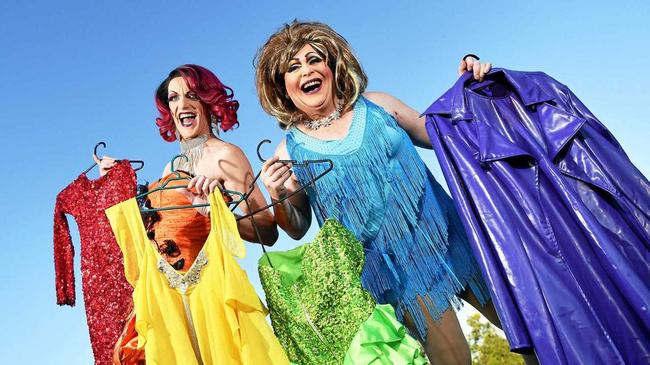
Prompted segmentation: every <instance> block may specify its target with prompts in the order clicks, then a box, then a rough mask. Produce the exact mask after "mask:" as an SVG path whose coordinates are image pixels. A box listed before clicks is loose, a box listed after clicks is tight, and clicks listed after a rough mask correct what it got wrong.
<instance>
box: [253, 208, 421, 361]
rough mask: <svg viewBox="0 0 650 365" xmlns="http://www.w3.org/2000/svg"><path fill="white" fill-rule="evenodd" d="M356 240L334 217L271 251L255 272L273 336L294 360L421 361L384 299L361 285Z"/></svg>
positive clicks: (360, 254) (361, 259)
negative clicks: (297, 241) (301, 239)
mask: <svg viewBox="0 0 650 365" xmlns="http://www.w3.org/2000/svg"><path fill="white" fill-rule="evenodd" d="M363 265H364V252H363V246H362V244H361V243H360V242H359V241H358V240H357V239H356V238H355V237H354V235H353V234H352V233H351V232H350V231H349V230H347V229H346V228H345V227H343V226H342V225H341V224H340V223H339V222H338V221H336V220H334V219H329V220H327V221H326V222H325V223H324V224H323V226H322V227H321V230H320V232H319V233H318V235H317V236H316V238H315V239H314V241H313V242H311V243H307V244H304V245H302V246H299V247H296V248H294V249H292V250H289V251H286V252H269V253H266V254H265V255H263V256H262V257H261V258H260V260H259V273H260V279H261V281H262V286H263V288H264V292H265V293H266V300H267V304H268V306H269V310H270V313H271V322H272V324H273V330H274V332H275V334H276V336H277V337H278V338H279V339H280V343H281V344H282V346H283V347H284V349H285V351H286V352H287V355H288V356H289V359H290V360H291V361H292V362H294V363H297V364H301V365H307V364H318V365H325V364H371V363H372V364H387V365H388V364H425V363H426V361H425V360H424V357H423V355H422V353H421V351H420V347H419V344H418V343H417V342H416V341H415V340H414V339H413V338H412V337H410V336H409V335H408V334H407V333H406V329H405V328H404V327H403V325H402V324H400V323H399V322H398V321H397V319H396V317H395V312H394V310H393V308H392V307H391V306H390V305H378V304H377V303H376V302H375V301H374V300H373V299H372V297H371V296H370V294H369V293H368V292H366V291H365V290H364V289H363V287H362V286H361V279H360V277H361V272H362V270H363Z"/></svg>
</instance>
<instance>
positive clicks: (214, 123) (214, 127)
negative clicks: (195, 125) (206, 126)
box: [210, 113, 219, 136]
mask: <svg viewBox="0 0 650 365" xmlns="http://www.w3.org/2000/svg"><path fill="white" fill-rule="evenodd" d="M210 126H211V127H212V128H210V129H212V133H213V134H214V135H215V136H219V124H218V123H217V117H215V116H214V114H212V113H210Z"/></svg>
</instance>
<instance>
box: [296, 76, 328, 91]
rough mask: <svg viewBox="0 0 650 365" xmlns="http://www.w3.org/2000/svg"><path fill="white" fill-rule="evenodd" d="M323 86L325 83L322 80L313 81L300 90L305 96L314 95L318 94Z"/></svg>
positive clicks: (302, 86) (306, 83)
mask: <svg viewBox="0 0 650 365" xmlns="http://www.w3.org/2000/svg"><path fill="white" fill-rule="evenodd" d="M322 85H323V81H322V80H321V79H311V80H308V81H307V82H305V83H304V84H302V85H301V86H300V90H302V92H304V93H305V94H313V93H316V92H318V91H319V90H320V88H321V86H322Z"/></svg>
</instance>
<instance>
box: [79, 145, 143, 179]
mask: <svg viewBox="0 0 650 365" xmlns="http://www.w3.org/2000/svg"><path fill="white" fill-rule="evenodd" d="M99 146H102V147H103V148H106V143H104V142H99V143H97V144H96V145H95V148H94V149H93V156H95V157H97V148H99ZM97 159H99V160H100V161H101V160H102V159H101V158H99V157H97ZM120 161H122V160H115V162H120ZM128 161H129V162H130V163H131V164H139V165H140V166H138V167H136V168H134V169H133V171H138V170H141V169H142V168H143V167H144V161H142V160H128ZM95 166H97V162H94V163H93V164H92V165H90V167H88V168H87V169H86V170H84V172H82V173H81V174H82V175H83V174H87V173H88V172H89V171H90V170H92V169H93V167H95Z"/></svg>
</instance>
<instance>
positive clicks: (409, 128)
mask: <svg viewBox="0 0 650 365" xmlns="http://www.w3.org/2000/svg"><path fill="white" fill-rule="evenodd" d="M491 69H492V64H491V63H481V62H479V61H478V60H477V59H475V58H474V57H468V58H467V60H461V61H460V64H459V65H458V76H460V75H462V74H463V73H464V72H472V73H473V75H474V79H476V80H479V81H483V79H484V78H485V75H487V74H488V73H489V72H490V70H491ZM364 96H365V97H366V98H368V99H369V100H370V101H372V102H373V103H375V104H377V105H379V106H381V107H382V108H384V110H386V112H388V113H389V114H391V115H392V116H393V117H395V119H396V120H397V123H398V124H399V126H400V127H402V129H404V130H405V131H406V133H407V134H408V135H409V137H410V138H411V140H412V141H413V144H415V145H416V146H418V147H422V148H428V149H431V148H432V147H431V141H430V140H429V136H428V134H427V130H426V127H425V124H424V122H425V119H424V117H420V113H418V112H417V111H415V110H414V109H413V108H411V107H410V106H408V105H406V104H404V103H403V102H402V101H401V100H399V99H397V98H396V97H394V96H391V95H389V94H386V93H381V92H367V93H364Z"/></svg>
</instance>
